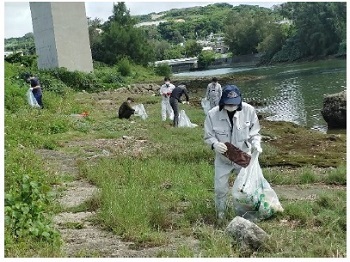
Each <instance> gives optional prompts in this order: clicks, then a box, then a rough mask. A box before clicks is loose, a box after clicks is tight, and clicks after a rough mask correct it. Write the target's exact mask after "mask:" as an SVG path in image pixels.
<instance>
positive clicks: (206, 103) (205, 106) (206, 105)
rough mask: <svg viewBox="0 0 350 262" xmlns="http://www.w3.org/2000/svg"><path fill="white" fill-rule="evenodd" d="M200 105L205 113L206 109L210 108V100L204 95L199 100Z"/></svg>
mask: <svg viewBox="0 0 350 262" xmlns="http://www.w3.org/2000/svg"><path fill="white" fill-rule="evenodd" d="M201 105H202V108H203V110H204V113H205V114H207V113H208V111H209V110H210V101H209V100H208V99H207V98H206V97H204V98H202V100H201Z"/></svg>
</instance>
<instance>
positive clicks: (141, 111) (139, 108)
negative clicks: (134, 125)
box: [132, 104, 148, 119]
mask: <svg viewBox="0 0 350 262" xmlns="http://www.w3.org/2000/svg"><path fill="white" fill-rule="evenodd" d="M132 108H133V109H135V113H134V115H135V116H140V117H141V118H142V119H146V118H147V117H148V115H147V113H146V109H145V107H144V106H143V104H138V105H135V106H133V107H132Z"/></svg>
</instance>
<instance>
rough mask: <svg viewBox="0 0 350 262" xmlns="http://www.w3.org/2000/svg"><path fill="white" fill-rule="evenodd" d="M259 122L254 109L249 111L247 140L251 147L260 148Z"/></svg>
mask: <svg viewBox="0 0 350 262" xmlns="http://www.w3.org/2000/svg"><path fill="white" fill-rule="evenodd" d="M260 129H261V128H260V123H259V119H258V116H257V114H256V111H255V109H253V110H251V112H250V127H249V139H248V142H250V143H251V144H252V147H253V148H255V149H257V150H258V151H260V150H261V135H260Z"/></svg>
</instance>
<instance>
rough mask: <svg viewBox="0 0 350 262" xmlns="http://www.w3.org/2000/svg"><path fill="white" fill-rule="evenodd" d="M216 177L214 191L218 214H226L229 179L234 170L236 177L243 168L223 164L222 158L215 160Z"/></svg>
mask: <svg viewBox="0 0 350 262" xmlns="http://www.w3.org/2000/svg"><path fill="white" fill-rule="evenodd" d="M214 165H215V176H214V190H215V209H216V212H217V213H218V214H219V213H224V212H225V210H226V202H227V195H228V192H229V183H228V180H229V177H230V173H231V172H232V171H233V170H234V172H235V173H236V175H237V174H238V173H239V171H240V170H241V168H242V167H241V166H239V165H236V164H234V163H232V164H229V163H225V162H223V161H222V160H221V159H220V158H218V157H216V158H215V162H214Z"/></svg>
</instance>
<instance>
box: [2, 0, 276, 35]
mask: <svg viewBox="0 0 350 262" xmlns="http://www.w3.org/2000/svg"><path fill="white" fill-rule="evenodd" d="M78 1H79V0H75V1H74V2H78ZM60 2H63V0H61V1H60ZM72 2H73V1H72ZM119 2H122V1H119ZM124 2H125V3H126V6H127V8H128V9H129V10H130V14H131V15H142V14H149V13H153V12H155V13H159V12H162V11H167V10H170V9H173V8H186V7H193V6H206V5H208V4H213V3H215V2H219V3H229V4H231V5H240V4H251V5H259V6H263V7H272V6H273V5H275V4H281V3H282V2H271V1H269V2H267V1H260V2H253V1H245V2H236V1H193V0H192V1H190V2H187V1H178V2H175V1H174V2H173V1H161V2H160V1H140V0H139V1H131V0H126V1H124ZM115 3H118V1H115ZM85 9H86V16H88V17H91V18H92V19H94V18H100V19H102V21H103V22H105V21H107V19H108V17H109V16H111V15H112V9H113V2H108V1H100V2H98V1H96V0H95V1H85ZM2 12H3V17H4V38H11V37H22V36H24V35H25V34H26V33H29V32H33V26H32V20H31V13H30V8H29V2H21V1H6V0H5V2H4V6H3V10H2Z"/></svg>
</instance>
